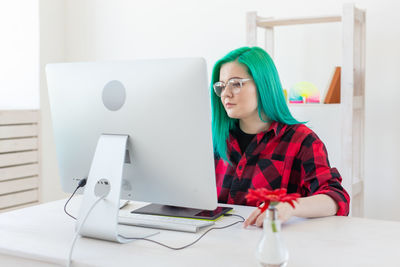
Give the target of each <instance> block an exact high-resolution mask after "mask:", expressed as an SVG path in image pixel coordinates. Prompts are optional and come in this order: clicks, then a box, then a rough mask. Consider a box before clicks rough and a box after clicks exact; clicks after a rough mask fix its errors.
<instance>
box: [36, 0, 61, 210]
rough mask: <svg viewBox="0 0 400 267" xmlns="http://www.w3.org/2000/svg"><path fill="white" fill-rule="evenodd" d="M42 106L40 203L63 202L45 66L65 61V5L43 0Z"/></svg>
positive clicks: (41, 17) (41, 21) (41, 3)
mask: <svg viewBox="0 0 400 267" xmlns="http://www.w3.org/2000/svg"><path fill="white" fill-rule="evenodd" d="M39 13H40V102H41V106H40V108H41V111H42V112H41V120H42V128H41V130H42V132H41V140H42V147H41V149H42V151H41V152H42V153H41V164H42V171H41V177H42V183H41V189H42V194H41V201H43V202H46V201H51V200H55V199H60V198H64V197H66V196H67V195H66V194H65V193H63V192H62V190H61V184H60V177H59V174H58V167H57V159H56V153H55V145H54V136H53V130H52V123H51V119H50V107H49V98H48V93H47V84H46V77H45V66H46V64H48V63H52V62H63V61H65V1H64V0H40V1H39Z"/></svg>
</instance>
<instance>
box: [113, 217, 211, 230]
mask: <svg viewBox="0 0 400 267" xmlns="http://www.w3.org/2000/svg"><path fill="white" fill-rule="evenodd" d="M118 223H119V224H124V225H132V226H140V227H148V228H156V229H164V230H174V231H181V232H191V233H196V232H198V231H199V230H200V229H202V228H204V227H207V226H210V225H213V224H214V222H213V221H205V220H196V219H186V218H176V217H168V216H157V215H146V214H134V213H130V214H127V215H119V216H118Z"/></svg>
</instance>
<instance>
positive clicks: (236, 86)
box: [213, 78, 252, 97]
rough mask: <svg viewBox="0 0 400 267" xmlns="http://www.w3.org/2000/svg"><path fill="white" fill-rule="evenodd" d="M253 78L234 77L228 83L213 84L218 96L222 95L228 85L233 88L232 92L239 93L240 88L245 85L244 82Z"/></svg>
mask: <svg viewBox="0 0 400 267" xmlns="http://www.w3.org/2000/svg"><path fill="white" fill-rule="evenodd" d="M251 80H252V79H250V78H243V79H241V78H232V79H230V80H229V81H228V82H227V83H226V84H225V83H224V82H216V83H214V85H213V88H214V92H215V93H216V94H217V96H219V97H221V95H222V92H223V91H224V90H225V88H226V87H228V88H229V89H230V90H231V92H232V94H234V95H237V94H239V93H240V90H241V89H242V87H243V83H245V82H248V81H251Z"/></svg>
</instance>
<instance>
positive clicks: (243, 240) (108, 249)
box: [0, 198, 400, 267]
mask: <svg viewBox="0 0 400 267" xmlns="http://www.w3.org/2000/svg"><path fill="white" fill-rule="evenodd" d="M79 201H80V200H79V198H78V199H74V200H73V201H72V207H71V208H70V211H71V213H75V214H76V207H77V206H78V204H79ZM64 202H65V200H61V201H55V202H50V203H46V204H42V205H38V206H34V207H29V208H25V209H21V210H15V211H11V212H7V213H3V214H0V266H55V265H63V264H65V262H66V259H67V254H68V249H69V246H70V244H71V240H72V238H73V234H74V224H75V221H74V220H73V219H71V218H70V217H68V216H67V215H66V214H65V213H64V211H63V205H64ZM233 207H234V212H235V213H237V214H241V215H242V216H245V217H246V216H248V215H249V214H250V212H251V211H252V210H253V209H254V208H252V207H243V206H233ZM127 208H129V209H132V206H131V207H127ZM127 208H125V209H124V210H125V212H127ZM133 208H135V206H134V205H133ZM238 219H239V218H237V217H226V218H224V219H223V220H221V221H219V222H218V225H225V224H229V223H231V222H234V221H236V220H238ZM200 234H201V233H199V234H190V233H181V232H173V231H161V234H159V235H157V236H154V237H152V239H154V240H157V241H161V242H164V243H167V244H169V245H171V246H182V245H185V244H187V243H190V242H191V241H193V240H194V239H195V238H196V237H197V236H198V235H200ZM261 235H262V230H261V229H260V228H257V227H250V228H248V229H243V228H242V224H237V225H235V226H232V227H230V228H227V229H223V230H213V231H211V232H210V233H208V234H207V235H206V236H205V237H204V238H203V239H201V240H200V241H199V242H198V243H196V244H195V245H193V246H191V247H189V248H186V249H184V250H180V251H172V250H169V249H167V248H164V247H161V246H159V245H156V244H153V243H150V242H147V241H133V242H132V243H129V244H123V245H121V244H116V243H112V242H107V241H100V240H94V239H89V238H81V239H79V240H78V241H77V243H76V246H75V249H74V253H73V257H72V258H73V265H72V266H146V267H149V266H190V267H194V266H219V267H220V266H222V267H225V266H258V265H257V262H256V259H255V256H254V252H255V249H256V246H257V244H258V241H259V239H260V237H261ZM282 235H283V237H284V239H285V242H286V245H287V247H288V249H289V257H290V259H289V264H288V266H289V267H290V266H291V267H293V266H363V267H364V266H400V261H399V257H398V254H399V253H400V222H390V221H379V220H370V219H362V218H350V217H329V218H319V219H309V220H304V219H299V218H293V219H291V220H290V221H289V222H288V223H287V224H285V225H283V230H282Z"/></svg>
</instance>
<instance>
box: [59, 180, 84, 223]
mask: <svg viewBox="0 0 400 267" xmlns="http://www.w3.org/2000/svg"><path fill="white" fill-rule="evenodd" d="M86 181H87V178H83V179H81V180H80V181H79V183H78V186H77V187H76V189H75V190H74V192H73V193H72V195H71V196H70V197H69V199H68V200H67V202H65V205H64V212H65V213H66V214H67V215H68V216H69V217H71V218H72V219H74V220H76V218H75V217H74V216H72V215H71V214H69V213H68V211H67V205H68V203H69V201H70V200H71V199H72V197H73V196H74V195H75V193H76V191H78V189H79V188H81V187H84V186H85V185H86Z"/></svg>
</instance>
